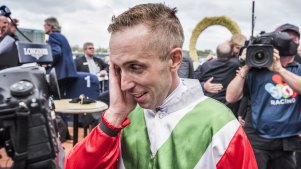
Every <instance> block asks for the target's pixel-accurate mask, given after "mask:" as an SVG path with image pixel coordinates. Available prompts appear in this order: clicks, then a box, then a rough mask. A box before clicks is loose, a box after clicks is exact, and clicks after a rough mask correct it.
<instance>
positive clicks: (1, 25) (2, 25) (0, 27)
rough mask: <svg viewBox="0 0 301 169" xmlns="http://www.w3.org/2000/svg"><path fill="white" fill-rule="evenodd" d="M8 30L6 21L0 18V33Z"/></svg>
mask: <svg viewBox="0 0 301 169" xmlns="http://www.w3.org/2000/svg"><path fill="white" fill-rule="evenodd" d="M7 29H8V19H7V17H5V16H0V32H2V33H3V32H6V31H7Z"/></svg>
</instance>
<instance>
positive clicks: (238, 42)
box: [230, 33, 247, 47]
mask: <svg viewBox="0 0 301 169" xmlns="http://www.w3.org/2000/svg"><path fill="white" fill-rule="evenodd" d="M246 40H247V38H246V37H245V36H244V35H243V34H240V33H236V34H233V35H232V37H231V39H230V44H231V47H233V46H244V44H245V42H246Z"/></svg>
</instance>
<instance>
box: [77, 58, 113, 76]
mask: <svg viewBox="0 0 301 169" xmlns="http://www.w3.org/2000/svg"><path fill="white" fill-rule="evenodd" d="M93 60H94V62H95V63H96V65H97V66H98V67H99V68H100V70H107V71H108V68H109V65H108V64H106V63H105V62H104V61H102V60H101V59H99V58H96V57H93ZM75 64H76V70H77V71H78V72H90V71H89V66H88V62H87V59H86V57H85V56H81V57H79V58H77V59H76V60H75Z"/></svg>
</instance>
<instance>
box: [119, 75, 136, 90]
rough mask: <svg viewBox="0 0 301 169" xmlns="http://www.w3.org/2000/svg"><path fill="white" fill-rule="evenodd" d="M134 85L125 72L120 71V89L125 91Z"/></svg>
mask: <svg viewBox="0 0 301 169" xmlns="http://www.w3.org/2000/svg"><path fill="white" fill-rule="evenodd" d="M134 86H135V83H134V81H133V80H132V78H131V77H130V76H129V75H128V74H127V73H123V72H122V73H121V90H122V91H127V90H130V89H131V88H133V87H134Z"/></svg>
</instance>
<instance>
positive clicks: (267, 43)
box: [246, 31, 298, 68]
mask: <svg viewBox="0 0 301 169" xmlns="http://www.w3.org/2000/svg"><path fill="white" fill-rule="evenodd" d="M247 43H248V45H247V56H246V64H247V65H249V66H251V67H256V68H262V67H269V66H271V65H272V63H273V49H274V48H275V49H277V50H278V51H279V55H280V56H281V57H284V56H294V55H296V54H297V48H298V44H296V43H295V42H293V41H292V39H291V37H290V36H289V34H288V33H286V32H280V31H275V32H271V33H265V32H262V33H261V34H260V35H259V36H258V37H255V38H253V39H251V40H250V41H249V42H247Z"/></svg>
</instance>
